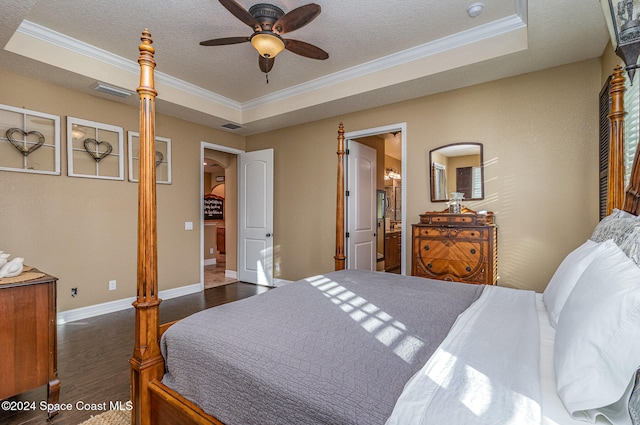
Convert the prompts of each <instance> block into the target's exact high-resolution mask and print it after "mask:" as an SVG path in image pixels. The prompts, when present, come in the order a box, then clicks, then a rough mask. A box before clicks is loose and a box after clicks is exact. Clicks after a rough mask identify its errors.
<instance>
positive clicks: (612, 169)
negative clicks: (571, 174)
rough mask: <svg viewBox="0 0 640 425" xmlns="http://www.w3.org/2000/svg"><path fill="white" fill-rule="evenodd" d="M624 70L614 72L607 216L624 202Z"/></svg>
mask: <svg viewBox="0 0 640 425" xmlns="http://www.w3.org/2000/svg"><path fill="white" fill-rule="evenodd" d="M623 72H624V70H623V69H622V67H621V66H620V65H618V66H616V67H615V69H614V70H613V77H612V78H611V83H610V84H611V88H610V89H609V95H610V98H611V110H610V113H609V120H610V122H611V125H610V126H609V127H610V130H609V164H608V174H607V215H609V214H611V211H613V209H614V208H618V209H622V204H623V202H624V196H625V195H624V116H625V115H626V112H625V110H624V92H625V90H626V88H625V86H624V81H625V78H624V76H623V75H622V73H623Z"/></svg>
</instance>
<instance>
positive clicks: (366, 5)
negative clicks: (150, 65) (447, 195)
mask: <svg viewBox="0 0 640 425" xmlns="http://www.w3.org/2000/svg"><path fill="white" fill-rule="evenodd" d="M238 3H239V4H240V5H242V6H243V7H245V8H247V9H248V8H249V7H250V6H251V5H253V4H254V2H253V1H251V0H250V1H247V0H238ZM272 3H273V4H275V5H277V6H278V7H280V8H281V9H283V10H284V11H285V12H287V11H289V10H292V9H294V8H296V7H299V6H301V5H303V4H306V2H305V1H304V0H303V1H300V0H273V1H272ZM316 3H317V4H319V5H320V6H321V7H322V13H321V14H320V15H319V16H318V17H317V18H316V19H315V20H314V21H312V22H311V23H310V24H308V25H307V26H305V27H303V28H301V29H299V30H297V31H295V32H292V33H288V34H286V35H285V38H293V39H297V40H302V41H306V42H309V43H311V44H314V45H317V46H318V47H320V48H322V49H323V50H325V51H327V52H328V53H329V55H330V56H329V59H328V60H325V61H318V60H313V59H307V58H303V57H301V56H298V55H295V54H293V53H291V52H289V51H284V52H283V53H281V54H280V55H279V56H278V57H276V60H275V66H274V67H273V69H272V71H271V72H270V73H269V83H268V84H267V83H266V79H265V76H264V74H263V73H261V72H260V70H259V68H258V64H257V58H258V57H257V52H256V51H255V50H254V49H253V48H252V47H251V45H250V44H249V43H243V44H236V45H231V46H219V47H203V46H200V45H199V44H198V43H199V42H200V41H202V40H208V39H211V38H218V37H230V36H248V35H250V34H251V32H252V30H251V28H249V27H248V26H246V25H245V24H243V23H242V22H240V21H239V20H238V19H236V18H235V17H234V16H233V15H231V13H229V12H228V11H227V10H226V9H225V8H224V7H223V6H222V5H221V4H220V3H219V2H218V1H217V0H164V1H151V0H109V1H104V0H3V2H2V5H0V45H1V46H4V50H3V51H2V52H0V67H2V68H4V69H7V70H9V71H11V72H17V73H20V74H24V75H27V76H31V77H34V78H38V79H42V80H45V81H49V82H52V83H54V84H59V85H63V86H66V87H70V88H74V89H76V90H81V91H85V92H87V93H89V92H91V89H90V87H91V86H92V85H93V83H95V81H104V82H107V83H110V84H113V85H116V86H120V87H125V88H128V89H132V90H133V89H135V86H136V84H137V76H136V75H135V72H136V69H135V67H136V66H137V63H136V59H137V56H138V51H137V45H138V43H139V37H140V33H141V31H142V30H143V29H144V28H149V30H150V32H151V33H152V36H153V40H154V47H155V49H156V61H157V64H158V65H157V68H156V70H157V73H158V74H159V75H160V77H159V78H158V79H157V81H158V82H159V84H158V91H159V97H158V112H161V113H167V114H170V115H174V116H177V117H180V118H184V119H189V120H192V121H194V122H198V123H202V124H205V125H209V126H212V127H218V126H220V125H221V124H224V123H226V122H234V123H237V124H240V125H241V126H242V128H240V129H238V130H235V132H238V133H240V134H252V133H256V132H260V131H265V130H270V129H273V128H278V127H284V126H288V125H292V124H297V123H301V122H305V121H310V120H314V119H318V118H323V117H329V116H335V115H339V114H344V113H348V112H352V111H356V110H362V109H365V108H368V107H372V106H379V105H384V104H387V103H391V102H397V101H401V100H404V99H408V98H413V97H417V96H422V95H426V94H431V93H436V92H439V91H444V90H450V89H453V88H457V87H462V86H466V85H471V84H477V83H480V82H485V81H491V80H494V79H497V78H504V77H507V76H511V75H517V74H521V73H525V72H531V71H534V70H538V69H543V68H547V67H551V66H556V65H561V64H564V63H569V62H574V61H578V60H583V59H588V58H593V57H598V56H600V55H601V54H602V52H603V50H604V48H605V46H606V43H607V32H606V27H605V25H604V20H603V18H602V11H601V9H600V5H599V3H598V1H596V0H589V1H584V0H563V1H560V2H558V1H554V0H531V1H529V3H527V1H526V0H484V1H483V3H484V5H485V8H484V11H483V13H482V14H481V15H480V16H479V17H476V18H470V17H469V16H468V15H467V13H466V8H467V7H468V6H469V4H471V3H472V1H471V0H464V1H463V0H448V1H442V0H396V1H390V0H385V1H381V0H349V1H338V0H316ZM92 50H93V51H97V52H99V53H100V55H99V56H97V57H93V58H89V59H87V52H91V51H92ZM89 56H91V55H89ZM132 97H135V96H132ZM123 102H127V103H137V100H135V99H129V100H123Z"/></svg>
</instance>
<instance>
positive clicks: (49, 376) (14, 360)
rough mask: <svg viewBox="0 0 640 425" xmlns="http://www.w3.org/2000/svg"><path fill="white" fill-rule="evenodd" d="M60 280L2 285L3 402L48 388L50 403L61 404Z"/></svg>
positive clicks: (0, 381) (51, 413) (0, 384)
mask: <svg viewBox="0 0 640 425" xmlns="http://www.w3.org/2000/svg"><path fill="white" fill-rule="evenodd" d="M32 271H35V272H37V270H32ZM39 275H40V276H42V273H40V274H39ZM57 280H58V279H57V278H55V277H53V276H49V275H47V274H44V276H42V277H37V278H36V279H34V280H28V281H24V282H17V283H3V284H0V377H2V378H0V400H4V399H6V398H9V397H12V396H14V395H17V394H20V393H22V392H25V391H28V390H30V389H33V388H36V387H39V386H42V385H47V403H49V404H50V405H51V404H57V403H58V401H59V395H60V380H59V379H58V371H57V361H58V359H57V357H58V349H57V335H56V282H57ZM38 408H40V406H39V402H38ZM56 413H57V411H49V412H48V414H49V417H52V416H54V415H55V414H56Z"/></svg>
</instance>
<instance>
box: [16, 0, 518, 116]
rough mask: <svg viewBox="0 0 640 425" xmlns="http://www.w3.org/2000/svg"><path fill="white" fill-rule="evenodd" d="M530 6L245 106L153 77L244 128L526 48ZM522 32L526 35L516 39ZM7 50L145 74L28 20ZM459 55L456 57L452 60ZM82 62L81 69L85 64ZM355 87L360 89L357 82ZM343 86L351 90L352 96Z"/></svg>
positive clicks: (162, 90)
mask: <svg viewBox="0 0 640 425" xmlns="http://www.w3.org/2000/svg"><path fill="white" fill-rule="evenodd" d="M526 4H527V3H526V0H516V14H514V15H511V16H508V17H505V18H502V19H499V20H497V21H494V22H491V23H488V24H485V25H482V26H479V27H475V28H472V29H470V30H467V31H463V32H460V33H457V34H454V35H451V36H448V37H444V38H441V39H439V40H435V41H433V42H429V43H425V44H423V45H420V46H416V47H413V48H410V49H406V50H404V51H401V52H397V53H394V54H391V55H388V56H385V57H382V58H379V59H376V60H373V61H370V62H367V63H364V64H362V65H358V66H354V67H351V68H348V69H345V70H343V71H339V72H336V73H334V74H331V75H328V76H326V77H322V78H318V79H315V80H312V81H309V82H306V83H303V84H299V85H296V86H293V87H290V88H287V89H284V90H280V91H278V92H275V93H272V94H269V95H267V96H262V97H259V98H255V99H251V100H249V101H247V102H242V103H241V102H237V101H234V100H232V99H229V98H226V97H224V96H221V95H219V94H217V93H214V92H211V91H209V90H205V89H202V88H200V87H198V86H196V85H194V84H191V83H188V82H186V81H183V80H180V79H177V78H174V77H172V76H170V75H167V74H164V73H162V72H156V73H155V75H156V77H155V80H156V83H157V84H156V88H157V89H158V92H159V95H158V98H159V99H162V100H165V101H167V102H170V103H173V104H176V105H181V106H184V107H187V108H190V109H192V110H196V111H200V112H202V113H204V114H208V115H211V116H215V117H219V118H221V119H223V120H226V121H231V122H235V123H238V124H240V125H246V124H247V123H250V122H254V121H258V120H262V119H266V118H271V117H274V116H277V115H280V114H283V113H287V112H291V111H292V110H297V109H301V108H305V107H308V106H313V105H307V103H309V102H311V103H313V104H317V103H325V102H330V101H334V100H337V99H340V98H343V97H345V96H350V95H353V94H357V93H359V92H366V91H369V90H375V89H379V88H382V87H387V86H390V85H394V84H398V83H402V82H405V81H408V80H411V79H415V78H420V77H425V76H428V75H431V74H433V73H435V72H439V71H441V70H440V69H438V68H437V67H433V66H424V65H425V60H428V61H432V60H433V58H434V57H436V56H437V55H443V54H444V55H448V56H449V58H448V59H447V60H444V61H442V62H443V66H444V63H448V65H449V66H451V67H456V66H461V65H463V63H462V62H464V60H465V59H464V58H465V57H468V59H470V60H471V58H470V57H469V56H470V55H475V56H477V52H473V48H474V46H482V45H483V42H484V43H486V42H489V41H491V42H492V43H493V42H494V41H495V42H497V43H495V44H501V46H502V47H495V46H493V47H494V49H493V51H492V52H488V50H487V49H485V51H487V54H491V55H493V56H494V57H495V56H500V55H503V54H508V53H511V52H513V51H517V50H522V49H526V48H527V47H528V46H527V45H528V42H527V37H526V35H525V36H524V37H523V36H522V34H526V30H527V22H526V9H527V7H526ZM516 34H520V36H519V37H516V36H515V35H516ZM512 35H513V36H512ZM34 39H35V40H36V43H35V45H34V43H33V41H34ZM506 39H508V40H509V42H510V45H507V44H508V43H504V42H503V43H501V40H506ZM5 49H6V50H8V51H11V52H13V53H16V54H19V55H22V56H26V57H30V58H32V59H35V60H38V61H40V62H44V63H48V64H50V65H53V66H56V67H60V68H63V69H67V70H69V71H72V72H76V73H80V74H82V75H85V76H87V77H89V78H95V79H98V80H99V81H101V82H105V83H110V84H113V85H116V86H119V87H124V88H129V87H131V86H132V85H135V84H136V81H137V75H138V73H139V65H138V63H137V62H136V61H132V60H129V59H125V58H123V57H120V56H117V55H114V54H112V53H110V52H108V51H105V50H102V49H99V48H97V47H95V46H91V45H89V44H87V43H84V42H82V41H79V40H77V39H74V38H72V37H69V36H66V35H64V34H62V33H59V32H57V31H53V30H51V29H49V28H46V27H43V26H41V25H38V24H35V23H33V22H30V21H26V20H24V21H22V23H21V24H20V26H19V28H18V30H17V31H16V32H15V33H14V35H13V36H12V37H11V39H10V40H9V42H8V43H7V45H6V46H5ZM471 52H473V53H471ZM456 56H458V59H451V57H453V58H455V57H456ZM461 57H462V58H461ZM475 59H476V60H477V59H478V57H475ZM481 59H482V58H481ZM484 59H488V58H484ZM461 61H462V62H461ZM80 64H82V65H83V66H79V65H80ZM99 64H106V65H108V66H109V67H111V69H109V70H108V71H107V70H106V69H105V67H104V66H101V65H99ZM392 68H393V69H392ZM380 77H384V78H380ZM356 81H358V83H357V84H354V83H355V82H356ZM345 87H348V89H347V90H346V91H345V90H344V89H345Z"/></svg>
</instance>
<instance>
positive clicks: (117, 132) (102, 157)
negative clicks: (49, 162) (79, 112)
mask: <svg viewBox="0 0 640 425" xmlns="http://www.w3.org/2000/svg"><path fill="white" fill-rule="evenodd" d="M67 156H68V161H67V162H68V163H69V164H68V173H69V176H73V177H88V178H94V179H108V180H124V130H123V129H122V127H116V126H113V125H109V124H102V123H98V122H93V121H87V120H83V119H80V118H73V117H67Z"/></svg>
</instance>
